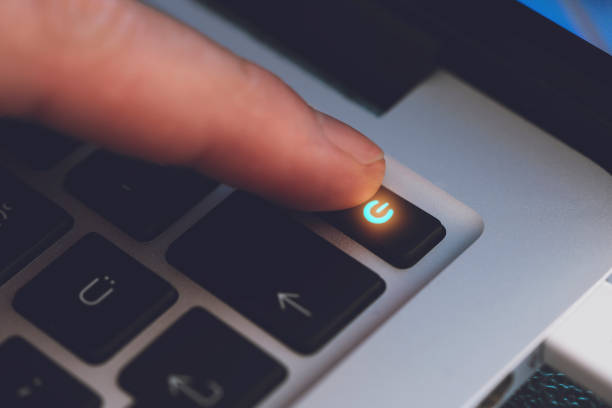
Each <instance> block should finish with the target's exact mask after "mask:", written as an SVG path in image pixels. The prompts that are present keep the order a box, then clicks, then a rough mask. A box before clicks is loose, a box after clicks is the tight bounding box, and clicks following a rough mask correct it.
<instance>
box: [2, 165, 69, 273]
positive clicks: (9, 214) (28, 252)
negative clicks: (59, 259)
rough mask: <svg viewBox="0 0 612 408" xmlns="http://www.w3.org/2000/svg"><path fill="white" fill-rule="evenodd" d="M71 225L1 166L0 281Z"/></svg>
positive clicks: (62, 212) (45, 200)
mask: <svg viewBox="0 0 612 408" xmlns="http://www.w3.org/2000/svg"><path fill="white" fill-rule="evenodd" d="M71 226H72V218H71V217H70V216H69V215H68V214H66V212H65V211H64V210H62V209H61V208H60V207H58V206H57V205H55V204H53V203H52V202H51V201H49V200H47V199H46V198H45V197H43V196H42V195H41V194H39V193H38V192H36V191H34V190H32V189H31V188H29V187H27V186H26V185H25V184H23V183H22V182H21V181H19V180H17V179H16V178H15V177H14V176H12V175H11V174H9V173H8V172H7V171H5V170H3V169H0V248H2V250H0V285H1V284H3V283H4V282H6V281H7V280H8V279H9V278H10V277H11V276H13V275H14V274H15V273H16V272H17V271H18V270H19V269H20V268H22V267H23V266H24V265H25V264H27V263H28V262H29V261H31V260H32V259H33V258H34V257H36V256H37V255H38V254H40V253H41V252H42V251H43V250H44V249H45V248H47V247H48V246H49V245H51V244H52V243H53V242H55V241H56V240H57V239H58V238H59V237H60V236H62V235H63V234H64V233H65V232H66V231H68V230H69V229H70V227H71Z"/></svg>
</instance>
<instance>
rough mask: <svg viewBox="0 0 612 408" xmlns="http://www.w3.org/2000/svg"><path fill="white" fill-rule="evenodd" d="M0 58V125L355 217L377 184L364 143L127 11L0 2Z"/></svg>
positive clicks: (246, 72) (276, 89) (157, 16)
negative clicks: (37, 127)
mask: <svg viewBox="0 0 612 408" xmlns="http://www.w3.org/2000/svg"><path fill="white" fill-rule="evenodd" d="M0 58H1V61H2V63H1V64H0V117H2V116H15V117H23V118H27V119H34V120H37V121H41V122H43V123H45V124H46V125H48V126H50V127H53V128H56V129H58V130H61V131H64V132H65V133H67V134H71V135H74V136H77V137H81V138H84V139H86V140H88V141H90V142H93V143H96V144H98V145H101V146H103V147H106V148H108V149H111V150H115V151H119V152H122V153H126V154H131V155H134V156H139V157H142V158H146V159H149V160H153V161H157V162H160V163H167V164H180V165H189V166H193V167H195V168H197V169H199V170H200V171H202V172H203V173H205V174H207V175H209V176H210V177H212V178H215V179H217V180H220V181H222V182H225V183H227V184H230V185H233V186H236V187H238V188H241V189H245V190H248V191H252V192H255V193H257V194H260V195H262V196H264V197H267V198H268V199H271V200H274V201H276V202H279V203H282V204H284V205H288V206H291V207H294V208H298V209H303V210H329V209H339V208H343V207H349V206H354V205H357V204H359V203H360V202H362V201H364V200H366V199H367V198H369V197H370V196H371V195H373V194H374V193H375V192H376V190H377V188H378V187H379V186H380V183H381V181H382V178H383V175H384V171H385V162H384V158H383V152H382V150H380V148H379V147H378V146H376V145H375V144H374V143H372V142H371V141H369V140H368V139H367V138H366V137H365V136H363V135H362V134H360V133H359V132H357V131H356V130H354V129H352V128H350V127H349V126H347V125H345V124H343V123H341V122H339V121H337V120H335V119H333V118H331V117H329V116H326V115H324V114H322V113H320V112H317V111H315V110H314V109H312V108H311V107H309V106H308V105H307V104H306V103H305V102H304V101H303V100H302V99H301V98H300V97H299V96H298V95H296V94H295V93H294V92H293V91H292V90H291V89H290V88H289V87H287V86H286V85H285V84H284V83H283V82H282V81H281V80H279V79H278V78H277V77H275V76H274V75H272V74H271V73H269V72H267V71H265V70H263V69H262V68H260V67H258V66H256V65H254V64H252V63H250V62H248V61H246V60H244V59H241V58H239V57H237V56H235V55H233V54H231V53H230V52H229V51H227V50H225V49H223V48H222V47H220V46H219V45H217V44H215V43H213V42H211V41H210V40H208V39H206V38H205V37H203V36H201V35H200V34H198V33H197V32H195V31H193V30H191V29H189V28H187V27H185V26H183V25H181V24H180V23H178V22H176V21H174V20H172V19H170V18H168V17H166V16H164V15H163V14H161V13H159V12H157V11H155V10H153V9H150V8H148V7H146V6H144V5H142V4H140V3H138V2H135V1H132V0H2V1H0Z"/></svg>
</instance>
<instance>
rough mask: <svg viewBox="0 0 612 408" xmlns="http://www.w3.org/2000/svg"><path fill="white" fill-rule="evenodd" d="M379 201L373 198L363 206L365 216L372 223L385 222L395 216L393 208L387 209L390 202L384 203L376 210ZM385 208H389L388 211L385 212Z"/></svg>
mask: <svg viewBox="0 0 612 408" xmlns="http://www.w3.org/2000/svg"><path fill="white" fill-rule="evenodd" d="M378 203H379V201H378V200H372V201H370V202H369V203H367V204H366V206H365V207H363V216H364V217H365V219H366V220H368V221H369V222H371V223H372V224H384V223H385V222H387V221H389V220H390V219H391V217H393V210H392V209H391V208H389V209H387V207H388V206H389V203H384V204H382V205H381V206H380V207H378V208H377V209H375V210H374V207H376V205H378ZM385 209H387V212H385V213H383V212H384V211H385Z"/></svg>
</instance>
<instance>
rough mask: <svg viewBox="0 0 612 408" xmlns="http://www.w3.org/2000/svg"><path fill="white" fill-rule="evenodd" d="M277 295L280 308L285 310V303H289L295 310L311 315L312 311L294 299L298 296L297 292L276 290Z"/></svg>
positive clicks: (307, 315)
mask: <svg viewBox="0 0 612 408" xmlns="http://www.w3.org/2000/svg"><path fill="white" fill-rule="evenodd" d="M277 296H278V303H279V304H280V308H281V309H282V310H285V309H286V308H287V305H289V306H290V307H292V308H294V309H295V310H297V311H298V312H300V313H301V314H303V315H304V316H306V317H311V316H312V313H311V312H310V310H308V309H306V308H305V307H304V306H302V305H300V304H299V303H298V302H296V301H295V300H294V299H298V298H299V297H300V295H299V294H297V293H286V292H278V294H277Z"/></svg>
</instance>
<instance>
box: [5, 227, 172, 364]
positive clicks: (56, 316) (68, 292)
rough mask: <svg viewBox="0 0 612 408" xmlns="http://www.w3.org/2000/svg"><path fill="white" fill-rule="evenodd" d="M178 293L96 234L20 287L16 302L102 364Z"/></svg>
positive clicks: (75, 349)
mask: <svg viewBox="0 0 612 408" xmlns="http://www.w3.org/2000/svg"><path fill="white" fill-rule="evenodd" d="M177 296H178V295H177V292H176V291H175V290H174V289H173V288H172V287H171V286H170V285H169V284H168V283H166V282H165V281H164V280H162V279H161V278H159V277H158V276H157V275H155V274H154V273H152V272H151V271H149V270H148V269H147V268H145V267H144V266H143V265H141V264H140V263H138V262H136V261H135V260H133V259H132V258H130V257H129V256H128V255H126V254H125V253H123V252H122V251H121V250H119V249H118V248H117V247H115V246H114V245H113V244H111V243H110V242H108V241H106V240H105V239H104V238H102V237H101V236H99V235H97V234H90V235H87V236H86V237H85V238H83V239H81V240H80V241H79V242H78V243H77V244H76V245H74V246H73V247H72V248H70V249H69V250H68V251H67V252H66V253H65V254H64V255H62V256H61V257H60V258H59V259H57V260H56V261H54V262H53V263H52V264H51V265H49V266H48V267H47V268H46V269H45V270H43V271H42V272H41V273H40V274H39V275H38V276H36V277H35V278H34V279H33V280H32V281H31V282H29V283H28V284H27V285H26V286H25V287H23V288H22V289H21V290H19V292H17V295H16V296H15V300H14V302H13V306H14V307H15V309H16V310H17V311H18V312H19V313H21V314H22V315H23V316H25V317H26V318H27V319H28V320H30V321H31V322H32V323H33V324H35V325H36V326H38V327H39V328H40V329H42V330H43V331H45V332H46V333H47V334H49V335H50V336H51V337H53V338H54V339H55V340H57V341H58V342H59V343H61V344H62V345H64V346H65V347H66V348H68V349H69V350H71V351H72V352H73V353H75V354H76V355H77V356H79V357H81V358H82V359H83V360H85V361H88V362H90V363H101V362H103V361H104V360H106V359H107V358H109V357H110V356H111V355H112V354H114V353H115V352H116V351H117V350H119V348H121V346H123V345H124V344H125V343H127V342H128V341H130V340H131V339H132V338H133V337H134V336H135V335H136V334H138V333H139V332H140V331H141V330H142V329H143V328H144V327H145V326H146V325H147V324H148V323H149V322H151V321H152V320H154V319H155V318H156V317H157V316H159V315H160V314H161V313H162V312H163V311H165V310H166V309H167V308H168V307H169V306H170V305H171V304H172V303H174V301H175V300H176V298H177Z"/></svg>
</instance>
